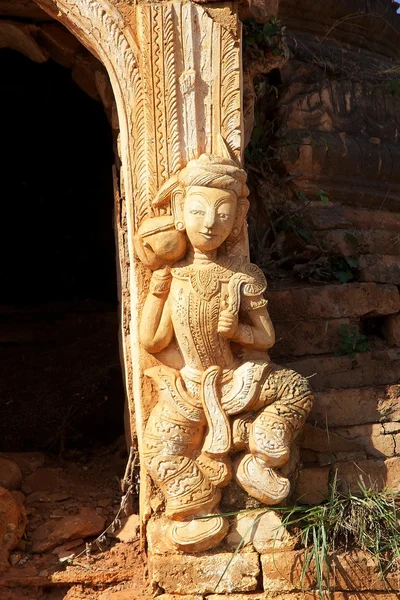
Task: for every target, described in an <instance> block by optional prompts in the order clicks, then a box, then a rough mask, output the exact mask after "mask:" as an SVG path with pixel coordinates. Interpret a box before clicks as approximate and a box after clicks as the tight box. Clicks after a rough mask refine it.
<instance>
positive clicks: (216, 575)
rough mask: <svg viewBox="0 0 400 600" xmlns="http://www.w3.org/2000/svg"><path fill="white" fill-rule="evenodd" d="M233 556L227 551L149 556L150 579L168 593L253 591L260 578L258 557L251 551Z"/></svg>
mask: <svg viewBox="0 0 400 600" xmlns="http://www.w3.org/2000/svg"><path fill="white" fill-rule="evenodd" d="M232 557H233V554H232V553H228V552H217V553H215V554H210V553H208V554H202V553H201V554H196V555H194V554H186V555H182V554H169V555H168V556H160V555H153V556H151V555H150V556H149V574H150V580H151V582H152V583H153V584H157V585H159V586H160V587H161V588H163V590H165V592H167V593H168V594H210V593H214V592H216V591H217V592H219V593H232V592H250V591H254V590H256V589H257V578H258V576H259V575H260V566H259V559H258V554H256V553H255V552H252V553H247V554H237V555H236V556H235V557H234V558H232ZM230 561H231V562H230ZM229 563H230V564H229ZM228 565H229V566H228ZM227 567H228V568H227ZM225 569H227V570H226V573H225V574H224V576H223V577H222V579H221V582H220V583H219V585H218V588H217V589H216V586H217V584H218V581H219V579H220V577H221V575H222V574H223V573H224V571H225Z"/></svg>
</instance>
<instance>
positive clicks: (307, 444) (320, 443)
mask: <svg viewBox="0 0 400 600" xmlns="http://www.w3.org/2000/svg"><path fill="white" fill-rule="evenodd" d="M337 433H338V432H335V433H332V432H331V431H329V429H327V428H326V427H325V429H321V428H320V427H314V426H313V425H311V424H310V423H306V424H305V425H304V427H303V429H302V431H301V434H300V440H299V441H300V448H307V449H308V450H313V451H314V452H333V453H337V452H355V451H357V450H359V449H360V445H359V444H358V443H357V442H356V441H352V439H351V438H350V439H346V438H345V437H344V436H341V434H340V433H339V435H337ZM347 437H349V436H347Z"/></svg>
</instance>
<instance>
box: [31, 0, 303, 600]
mask: <svg viewBox="0 0 400 600" xmlns="http://www.w3.org/2000/svg"><path fill="white" fill-rule="evenodd" d="M36 1H37V2H38V4H40V6H42V8H44V9H45V10H47V11H48V12H50V13H51V14H52V15H53V16H54V17H55V18H57V19H58V20H60V21H61V22H62V23H64V24H65V25H66V26H67V27H68V28H69V29H70V30H71V31H72V32H73V33H74V34H75V35H76V36H77V37H78V38H79V39H80V40H81V41H82V42H83V44H84V45H85V46H86V47H87V48H88V49H89V50H90V51H91V52H93V54H95V56H96V57H97V58H99V60H101V61H102V62H103V64H104V66H105V68H106V69H107V71H108V74H109V77H110V80H111V84H112V87H113V91H114V95H115V99H116V104H117V111H118V119H119V125H120V140H119V154H120V159H121V170H120V173H119V175H118V174H117V176H116V178H115V181H116V186H115V187H116V200H117V204H118V210H117V214H118V219H117V221H118V222H117V228H118V235H117V239H118V251H119V260H120V275H121V276H120V288H121V290H120V292H121V293H120V299H121V307H122V310H121V333H122V335H121V346H122V355H123V360H124V367H125V380H126V389H127V396H128V401H129V408H130V419H131V430H132V431H133V429H134V428H136V432H137V438H138V446H139V453H140V460H141V492H140V494H141V499H140V510H141V519H142V523H143V531H146V529H147V541H148V544H149V555H150V574H151V578H152V581H153V583H154V584H155V585H159V586H160V587H161V588H163V589H165V590H166V591H167V592H171V593H178V594H185V593H201V592H204V593H209V592H212V591H213V590H214V588H215V585H216V584H217V583H218V579H219V576H220V575H221V574H222V572H223V571H224V568H225V566H226V565H227V564H228V562H229V560H230V557H232V553H233V549H232V547H230V546H229V543H228V542H227V541H226V537H227V534H228V530H229V527H230V523H229V521H228V520H227V519H226V518H225V517H223V516H221V515H220V508H219V504H220V502H222V505H223V506H225V507H226V506H228V507H233V508H235V507H240V508H247V507H248V506H263V505H274V504H278V503H279V502H281V501H283V500H284V499H285V498H286V497H287V496H288V494H289V491H290V481H289V471H290V468H289V471H288V470H286V472H285V470H284V469H285V465H287V464H289V463H288V461H289V455H290V450H291V445H292V442H293V440H294V438H295V436H296V435H297V433H298V431H299V430H300V428H301V426H302V425H303V423H304V421H305V418H306V416H307V414H308V412H309V410H310V408H311V403H312V394H311V392H310V389H309V387H308V384H307V382H306V381H305V380H303V379H302V378H301V377H300V376H298V375H297V374H296V373H294V372H292V371H288V370H287V369H281V368H279V367H277V366H276V365H274V364H273V363H272V362H271V361H270V359H269V357H268V352H267V351H268V349H269V348H270V347H271V346H272V345H273V344H274V330H273V326H272V323H271V320H270V318H269V315H268V311H267V303H266V300H265V299H264V296H263V294H264V291H265V288H266V281H265V278H264V276H263V274H262V272H261V270H260V269H259V268H258V267H257V266H255V265H252V264H251V263H250V262H249V257H248V242H247V224H246V213H247V208H248V200H247V196H248V193H249V190H248V188H247V185H246V173H245V171H244V170H243V162H242V161H243V158H242V157H243V123H242V121H243V118H242V114H243V111H242V66H241V24H240V21H239V20H238V16H237V7H236V5H235V4H233V3H228V2H225V3H218V5H216V4H213V3H208V4H194V3H192V2H181V3H178V2H176V3H138V4H134V5H133V4H131V3H127V2H126V3H125V2H114V3H111V2H110V1H107V0H36ZM281 468H283V470H281ZM224 488H225V489H224ZM227 490H228V491H227ZM210 515H211V516H210ZM205 516H208V518H204V517H205ZM224 540H225V541H224ZM221 543H224V544H228V545H225V546H223V547H221ZM217 547H219V551H214V548H217ZM211 551H212V552H211ZM182 552H190V553H192V552H195V553H200V554H197V555H190V556H189V555H185V556H182ZM172 555H173V556H172ZM182 561H183V562H182ZM183 564H184V566H185V573H186V576H185V577H183V578H182V570H183ZM174 569H175V571H174ZM229 572H230V575H229V576H227V577H226V578H225V580H224V582H223V583H221V584H220V587H219V588H218V591H222V592H224V591H225V592H226V591H233V592H243V591H251V590H255V589H256V588H257V578H258V576H259V560H258V555H257V553H256V552H251V551H250V552H248V553H245V554H243V555H238V556H236V557H234V560H233V561H232V563H231V566H230V570H229ZM174 573H175V575H174ZM202 573H203V574H202ZM205 577H206V579H207V580H206V581H205Z"/></svg>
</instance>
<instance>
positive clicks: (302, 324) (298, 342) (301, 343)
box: [271, 319, 351, 358]
mask: <svg viewBox="0 0 400 600" xmlns="http://www.w3.org/2000/svg"><path fill="white" fill-rule="evenodd" d="M350 323H351V321H350V320H349V319H334V320H322V321H298V322H297V323H295V324H293V323H277V324H276V326H275V333H276V343H275V346H274V347H273V348H272V349H271V356H272V357H273V358H276V357H279V356H303V355H305V354H325V353H327V352H335V351H336V350H338V348H339V343H340V338H339V329H340V327H341V326H342V325H349V324H350Z"/></svg>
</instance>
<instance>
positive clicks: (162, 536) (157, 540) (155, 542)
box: [146, 517, 171, 554]
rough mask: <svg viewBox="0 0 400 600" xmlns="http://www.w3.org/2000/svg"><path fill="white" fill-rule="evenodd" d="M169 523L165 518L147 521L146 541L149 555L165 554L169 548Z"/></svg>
mask: <svg viewBox="0 0 400 600" xmlns="http://www.w3.org/2000/svg"><path fill="white" fill-rule="evenodd" d="M169 524H170V521H169V519H167V517H161V518H159V519H155V518H154V517H153V518H151V519H150V520H149V522H148V523H147V525H146V540H147V545H148V548H149V552H150V554H167V553H168V552H171V546H170V545H169V544H168V541H167V530H168V527H169Z"/></svg>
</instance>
